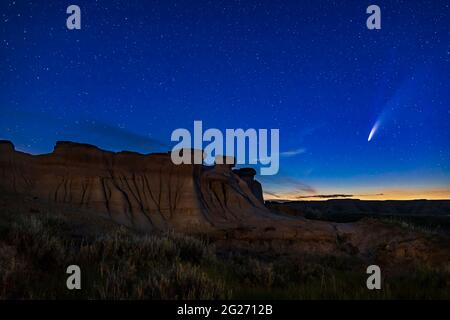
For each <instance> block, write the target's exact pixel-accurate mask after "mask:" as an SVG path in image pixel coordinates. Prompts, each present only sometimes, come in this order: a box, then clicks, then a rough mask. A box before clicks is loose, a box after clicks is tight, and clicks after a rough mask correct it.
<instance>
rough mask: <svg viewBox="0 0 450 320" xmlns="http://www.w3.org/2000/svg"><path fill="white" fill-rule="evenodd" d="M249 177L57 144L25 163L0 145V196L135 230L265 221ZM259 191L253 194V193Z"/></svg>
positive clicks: (160, 157)
mask: <svg viewBox="0 0 450 320" xmlns="http://www.w3.org/2000/svg"><path fill="white" fill-rule="evenodd" d="M254 175H255V172H254V171H253V172H252V171H246V170H243V171H237V172H233V171H232V169H231V167H230V166H227V165H216V166H214V167H208V166H202V165H174V164H173V163H172V162H171V159H170V154H169V153H165V154H149V155H142V154H138V153H132V152H119V153H113V152H107V151H103V150H100V149H98V148H97V147H95V146H91V145H85V144H77V143H72V142H58V143H57V144H56V146H55V148H54V151H53V153H51V154H46V155H37V156H33V155H29V154H25V153H22V152H18V151H15V150H14V146H13V144H12V143H11V142H8V141H1V142H0V188H2V189H4V190H7V191H10V192H14V193H19V194H28V195H33V196H36V197H38V198H39V199H42V200H44V201H48V202H56V203H67V204H70V205H73V206H76V207H79V208H84V209H92V210H94V211H95V212H97V213H101V214H105V215H108V216H109V217H110V218H111V219H113V220H114V221H117V222H119V223H122V224H125V225H127V226H132V227H135V228H138V229H143V230H149V229H152V228H157V229H164V228H176V229H186V228H190V229H205V228H206V229H208V228H210V227H215V228H217V227H226V226H228V225H230V224H231V225H240V224H247V223H251V222H252V221H253V220H258V219H261V218H264V217H266V216H268V215H269V211H268V210H267V209H266V208H265V206H264V203H263V199H262V189H261V187H260V185H259V183H257V182H256V181H254V178H253V177H254ZM258 186H259V187H258Z"/></svg>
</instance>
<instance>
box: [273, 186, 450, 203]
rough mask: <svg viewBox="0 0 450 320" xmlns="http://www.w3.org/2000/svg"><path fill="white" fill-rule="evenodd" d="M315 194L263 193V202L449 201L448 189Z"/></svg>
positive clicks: (449, 192) (449, 189)
mask: <svg viewBox="0 0 450 320" xmlns="http://www.w3.org/2000/svg"><path fill="white" fill-rule="evenodd" d="M322 194H323V195H324V196H323V197H322V196H321V197H318V196H319V195H321V193H317V194H298V193H292V192H285V193H282V192H280V193H277V194H276V195H274V194H267V193H264V199H265V200H291V201H295V200H297V201H321V200H322V201H323V200H330V199H360V200H422V199H426V200H450V188H448V189H446V188H441V189H381V190H376V191H373V190H372V191H370V192H365V191H361V192H356V193H355V192H336V193H334V192H333V193H329V192H326V193H322ZM332 194H341V195H342V194H343V195H348V196H345V197H331V196H330V197H326V195H332Z"/></svg>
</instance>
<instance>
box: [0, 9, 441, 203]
mask: <svg viewBox="0 0 450 320" xmlns="http://www.w3.org/2000/svg"><path fill="white" fill-rule="evenodd" d="M71 4H77V5H79V6H80V8H81V30H68V29H67V27H66V19H67V17H68V14H66V8H67V7H68V6H69V5H71ZM371 4H377V5H379V6H380V8H381V15H382V22H381V25H382V28H381V30H368V29H367V27H366V19H367V17H368V14H366V8H367V7H368V6H369V5H371ZM0 14H1V17H0V36H1V38H0V58H1V63H0V112H1V115H0V139H7V140H11V141H12V142H13V143H14V144H15V146H16V149H17V150H21V151H24V152H28V153H33V154H40V153H47V152H51V151H52V150H53V146H54V143H55V141H57V140H71V141H77V142H84V143H90V144H95V145H97V146H99V147H101V148H104V149H108V150H114V151H120V150H132V151H138V152H142V153H149V152H155V151H168V150H169V149H170V146H171V145H172V144H171V142H170V135H171V133H172V131H173V130H175V129H176V128H188V129H190V130H192V128H193V121H194V120H202V121H203V126H204V127H206V128H219V129H221V130H224V129H225V128H244V129H246V128H255V129H259V128H266V129H271V128H278V129H280V157H281V160H280V171H279V173H278V174H277V175H276V176H264V177H263V176H262V177H258V179H259V180H260V181H262V183H263V187H264V189H265V191H266V198H275V199H280V198H289V199H311V200H314V199H325V198H352V197H353V198H360V199H415V198H428V199H439V198H441V199H442V198H447V199H450V126H449V123H450V83H449V74H450V7H449V3H448V1H441V0H428V1H427V0H423V1H419V0H415V1H414V0H408V1H406V0H405V1H381V0H376V1H375V0H374V1H364V0H349V1H324V0H317V1H298V0H296V1H289V0H286V1H272V0H265V1H263V0H260V1H253V0H248V1H233V0H223V1H221V0H213V1H172V0H163V1H151V0H149V1H135V0H129V1H113V0H100V1H94V0H89V1H81V0H73V1H70V2H69V1H44V0H41V1H37V0H35V1H20V0H16V1H10V0H2V1H1V2H0ZM374 126H376V130H375V133H374V134H373V137H372V138H371V140H370V141H368V136H369V133H370V132H371V130H372V129H373V128H374Z"/></svg>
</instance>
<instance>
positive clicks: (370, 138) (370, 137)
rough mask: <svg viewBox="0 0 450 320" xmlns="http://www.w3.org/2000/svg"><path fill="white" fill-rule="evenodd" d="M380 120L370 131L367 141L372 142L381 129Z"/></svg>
mask: <svg viewBox="0 0 450 320" xmlns="http://www.w3.org/2000/svg"><path fill="white" fill-rule="evenodd" d="M380 122H381V121H380V120H377V122H375V124H374V125H373V127H372V130H370V133H369V137H368V138H367V141H370V140H372V138H373V136H374V135H375V133H376V132H377V130H378V128H379V127H380Z"/></svg>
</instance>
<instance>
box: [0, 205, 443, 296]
mask: <svg viewBox="0 0 450 320" xmlns="http://www.w3.org/2000/svg"><path fill="white" fill-rule="evenodd" d="M95 234H98V233H97V232H96V233H92V234H89V233H85V234H84V235H82V236H80V232H79V226H78V225H77V224H74V223H73V221H72V220H71V219H68V218H67V217H65V216H62V215H52V214H44V213H33V212H31V213H28V212H27V213H24V214H13V215H6V216H5V215H0V298H1V299H240V298H246V299H392V298H400V299H402V298H407V299H431V298H435V299H443V298H447V299H449V298H450V277H449V274H447V273H443V272H437V271H431V270H423V269H416V270H415V271H414V272H397V273H392V274H388V275H385V276H384V279H383V288H382V290H380V291H369V290H367V288H366V277H367V275H366V274H365V267H366V266H365V265H364V264H363V263H362V262H361V261H359V260H358V259H356V258H344V257H332V256H320V257H318V256H296V255H292V256H286V255H279V254H277V253H270V254H267V255H263V256H261V255H259V256H256V255H253V254H252V253H251V252H233V251H229V250H227V251H224V250H220V249H217V248H216V247H215V245H214V243H211V242H210V241H208V240H207V239H201V238H193V237H188V236H182V235H178V234H174V233H165V234H155V235H144V234H139V233H136V232H134V231H132V230H129V229H127V228H124V227H119V226H114V227H111V228H109V229H108V232H104V233H103V234H101V235H95ZM71 264H76V265H79V266H80V267H81V270H82V289H81V290H74V291H69V290H67V288H66V279H67V277H68V275H67V274H66V268H67V266H69V265H71Z"/></svg>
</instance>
